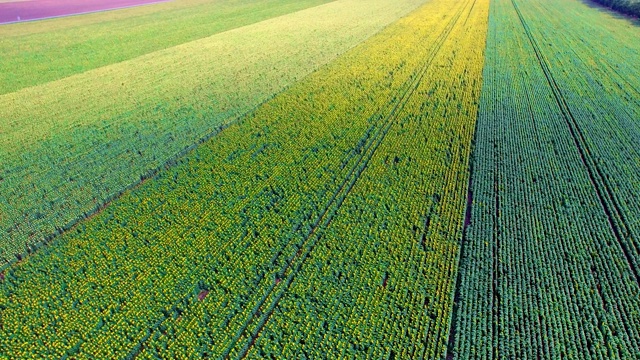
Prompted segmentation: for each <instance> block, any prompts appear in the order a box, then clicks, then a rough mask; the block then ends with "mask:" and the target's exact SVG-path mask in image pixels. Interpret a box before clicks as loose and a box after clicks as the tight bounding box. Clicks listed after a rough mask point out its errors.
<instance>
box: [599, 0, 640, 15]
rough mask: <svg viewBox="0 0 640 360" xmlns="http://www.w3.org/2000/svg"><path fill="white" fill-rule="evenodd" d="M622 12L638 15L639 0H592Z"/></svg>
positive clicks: (639, 9) (639, 13) (639, 11)
mask: <svg viewBox="0 0 640 360" xmlns="http://www.w3.org/2000/svg"><path fill="white" fill-rule="evenodd" d="M593 1H595V2H597V3H600V4H602V5H604V6H607V7H610V8H612V9H613V10H616V11H619V12H621V13H624V14H629V15H633V16H636V17H640V0H593Z"/></svg>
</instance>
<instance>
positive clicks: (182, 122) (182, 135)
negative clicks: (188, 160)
mask: <svg viewBox="0 0 640 360" xmlns="http://www.w3.org/2000/svg"><path fill="white" fill-rule="evenodd" d="M422 2H423V0H403V1H402V2H400V3H398V2H397V1H390V0H376V1H374V2H371V3H367V4H364V3H362V2H360V1H353V0H348V1H344V2H343V1H341V2H334V3H332V4H328V5H326V6H321V7H315V8H312V9H307V10H305V11H300V12H296V13H293V14H288V15H286V16H281V17H278V18H274V19H270V20H267V21H263V22H260V23H257V24H253V25H251V26H245V27H242V28H239V29H234V30H231V31H227V32H224V33H221V34H217V35H214V36H211V37H208V38H204V39H200V40H197V41H192V42H188V43H185V44H182V45H179V46H175V47H171V48H168V49H164V50H161V51H156V52H153V53H150V54H147V55H144V56H141V57H138V58H135V59H133V60H130V61H125V62H120V63H117V64H113V65H109V66H105V67H101V68H98V69H94V70H91V71H87V72H84V73H81V74H77V75H75V76H71V77H67V78H64V79H61V80H58V81H54V82H49V83H46V84H43V85H40V86H35V87H30V88H27V89H23V90H21V91H18V92H14V93H10V94H5V95H0V149H1V150H0V158H1V159H2V168H1V169H0V263H7V262H10V261H13V260H15V259H16V258H19V257H22V256H23V255H24V254H26V253H28V252H32V251H33V250H35V248H37V247H39V246H40V244H41V243H42V240H43V238H45V239H48V238H50V237H51V235H52V234H56V233H60V232H62V230H65V229H68V228H69V227H70V226H71V225H73V224H75V223H77V222H78V221H80V220H82V219H84V218H86V217H87V216H90V215H91V214H93V213H95V212H96V211H97V210H98V209H100V208H102V207H103V205H104V204H105V203H106V202H109V201H111V200H112V199H114V198H117V197H118V196H119V195H120V194H121V192H122V191H123V190H125V189H127V188H129V187H132V186H135V185H137V184H138V183H140V182H141V181H142V180H144V179H146V178H147V177H149V176H151V175H153V174H154V173H155V171H157V170H158V169H161V168H163V167H164V166H165V165H166V164H167V161H169V162H170V161H171V160H173V159H175V157H176V156H180V155H182V153H184V152H185V151H186V150H188V149H190V148H191V147H192V146H193V144H195V143H196V142H198V141H200V140H203V139H204V138H207V137H208V136H210V135H211V134H212V133H215V132H217V131H218V129H219V128H220V126H223V125H225V124H228V123H229V122H231V121H233V120H235V119H237V118H238V117H241V116H243V115H244V114H246V113H248V112H250V111H251V110H252V109H254V108H255V107H256V106H258V105H259V104H260V103H262V102H264V101H266V100H267V99H269V98H271V97H272V96H273V95H274V94H276V93H278V92H280V91H282V90H283V89H284V88H286V87H287V86H290V85H291V84H292V83H294V82H295V81H297V80H298V79H300V78H303V77H304V76H306V75H307V74H309V73H310V72H312V71H314V70H316V69H317V68H318V67H320V66H322V65H323V64H325V63H327V62H329V61H331V60H333V59H335V58H336V57H337V56H338V55H339V54H342V53H344V52H345V51H347V50H348V49H350V48H351V47H353V46H355V45H356V44H358V43H360V42H361V41H363V40H364V39H366V38H368V37H369V36H371V35H372V34H374V33H376V32H378V31H379V30H380V29H381V28H383V27H384V26H386V25H387V24H389V23H390V22H392V21H394V20H396V19H397V18H398V17H400V16H402V15H404V14H405V13H407V12H409V11H410V10H412V9H414V8H415V7H417V6H418V5H419V4H421V3H422ZM267 39H268V40H267Z"/></svg>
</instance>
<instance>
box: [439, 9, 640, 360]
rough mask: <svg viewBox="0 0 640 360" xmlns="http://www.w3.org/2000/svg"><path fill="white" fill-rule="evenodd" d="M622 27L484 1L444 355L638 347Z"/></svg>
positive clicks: (536, 354) (581, 12) (580, 12)
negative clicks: (461, 231)
mask: <svg viewBox="0 0 640 360" xmlns="http://www.w3.org/2000/svg"><path fill="white" fill-rule="evenodd" d="M599 23H600V24H599ZM593 24H598V25H597V26H594V25H593ZM584 28H590V31H591V32H590V34H591V35H590V36H589V37H585V36H584V34H585V31H583V30H584ZM611 30H616V31H617V33H616V35H615V36H613V34H612V33H610V32H609V31H611ZM634 32H635V34H637V29H636V30H634V29H630V28H628V27H626V26H625V23H624V22H622V21H620V20H617V19H613V18H610V17H603V16H602V14H598V13H597V12H595V11H594V10H590V9H588V8H587V7H586V6H585V5H584V4H581V3H579V2H561V3H558V2H553V1H546V0H541V1H532V2H523V1H517V0H514V1H512V0H496V1H492V3H491V11H490V21H489V33H488V36H487V38H488V43H487V55H486V56H487V57H486V66H485V69H484V81H483V90H482V96H481V101H480V112H479V117H478V122H477V134H476V137H475V149H474V156H473V159H474V161H473V175H472V185H471V193H472V195H473V201H472V208H471V219H470V225H469V227H468V228H467V231H466V232H465V233H466V236H465V238H464V239H463V248H462V254H461V266H460V279H459V283H458V289H457V291H456V292H457V294H458V295H459V297H458V299H457V301H456V305H455V308H456V309H455V316H454V322H453V332H452V344H451V349H450V354H451V356H453V357H454V358H464V359H466V358H478V359H514V358H518V359H520V358H580V359H612V358H635V357H638V356H639V355H640V354H639V353H638V349H639V348H640V347H639V346H638V345H639V344H640V332H639V331H638V327H637V324H638V323H639V321H640V318H639V314H638V311H637V309H638V308H639V306H640V300H639V298H638V296H637V294H638V293H639V290H640V284H639V282H638V277H637V259H638V251H637V249H638V246H637V245H638V243H637V241H638V240H637V239H638V237H637V235H636V234H637V231H638V224H635V223H634V222H633V218H634V216H637V214H638V208H637V206H638V203H637V201H636V200H634V199H637V198H638V197H639V196H640V186H638V185H639V184H638V183H637V181H635V180H634V179H637V178H638V176H640V171H639V170H640V164H639V163H638V162H637V161H636V162H633V161H629V160H630V159H634V158H635V159H637V158H638V153H637V148H636V147H635V146H634V145H633V141H634V140H631V139H634V138H635V139H637V138H638V135H640V133H639V131H638V130H640V128H639V127H638V124H637V122H636V121H635V120H634V119H637V118H638V114H639V113H638V111H640V103H639V102H638V100H637V99H638V97H637V89H638V85H640V83H638V79H637V77H635V78H634V77H633V76H631V74H632V72H633V70H632V69H631V68H629V66H628V61H629V58H634V57H635V58H637V53H636V54H634V53H633V50H629V49H633V45H632V40H631V39H632V38H633V37H632V36H633V34H634ZM602 39H606V42H605V43H606V45H605V44H603V43H600V41H602ZM604 46H607V48H609V47H611V51H610V52H607V54H606V55H604V52H603V51H599V50H598V49H602V48H603V47H604Z"/></svg>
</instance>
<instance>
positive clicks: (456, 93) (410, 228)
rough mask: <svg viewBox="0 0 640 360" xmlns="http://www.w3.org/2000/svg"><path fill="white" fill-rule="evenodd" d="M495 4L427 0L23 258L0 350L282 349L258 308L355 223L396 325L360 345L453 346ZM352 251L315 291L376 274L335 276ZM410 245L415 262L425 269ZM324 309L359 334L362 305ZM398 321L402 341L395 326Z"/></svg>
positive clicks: (294, 283) (140, 353)
mask: <svg viewBox="0 0 640 360" xmlns="http://www.w3.org/2000/svg"><path fill="white" fill-rule="evenodd" d="M474 4H475V5H474ZM487 5H488V4H487V3H486V2H479V1H478V2H472V1H464V2H460V1H449V0H438V1H432V2H429V3H427V4H426V5H424V6H423V7H421V8H420V9H419V10H418V11H416V12H414V13H412V14H411V15H410V16H408V17H406V18H404V19H402V20H400V21H399V22H397V23H396V24H394V25H392V26H390V27H388V28H387V29H385V30H384V31H383V32H381V33H380V34H378V35H376V36H375V37H373V38H371V39H370V40H368V41H366V42H365V43H363V44H362V45H361V46H358V47H356V48H355V49H353V50H351V51H349V52H348V53H347V54H346V55H344V56H342V57H340V58H339V59H338V60H336V61H335V62H333V63H331V64H329V65H328V66H326V67H324V68H322V69H321V70H319V71H318V72H315V73H313V74H311V75H310V76H308V77H307V78H305V79H304V80H303V81H301V82H299V83H297V84H295V85H293V86H292V87H291V88H289V89H288V90H286V91H285V92H283V93H282V94H280V95H278V96H276V97H274V98H273V99H272V100H270V101H267V102H266V103H264V104H263V105H262V106H261V107H259V108H258V109H257V110H256V111H255V112H254V113H252V114H251V115H250V116H248V117H246V118H244V119H243V120H241V121H240V122H237V123H234V124H232V125H231V126H229V127H228V128H227V129H226V130H225V131H223V132H222V133H220V134H219V136H218V137H216V138H215V139H210V140H209V141H207V142H205V143H204V144H202V145H201V146H200V147H198V148H197V149H195V150H194V151H193V152H192V153H190V154H189V155H188V156H186V157H184V158H182V159H181V160H180V163H179V164H178V165H177V166H175V167H173V168H171V169H169V170H166V171H163V172H161V173H160V174H159V175H158V177H157V178H154V179H153V180H151V181H149V182H146V183H144V184H142V185H141V186H140V187H138V188H136V189H134V190H132V191H130V192H127V193H126V194H125V195H124V196H123V197H122V198H120V199H119V200H118V201H115V202H114V203H113V204H111V206H109V207H107V208H106V209H105V210H104V211H103V212H101V213H99V214H97V215H96V216H95V217H93V218H91V219H90V220H88V221H85V222H83V223H81V224H80V225H79V226H77V227H76V228H74V229H73V230H72V231H70V232H68V233H66V234H64V235H62V236H61V237H60V239H58V240H57V241H56V242H55V243H53V244H52V245H51V246H47V247H45V248H43V249H41V250H40V251H38V252H37V253H36V254H34V255H32V256H30V257H28V258H27V259H26V260H25V261H24V262H23V263H21V264H19V265H17V266H14V267H12V268H11V269H10V270H9V271H7V273H6V277H5V281H3V282H2V284H1V292H0V306H2V308H3V327H2V328H1V329H0V350H1V352H12V353H14V354H17V355H18V356H32V357H59V356H63V355H65V354H66V355H68V356H71V357H75V358H85V357H97V358H113V357H116V358H119V357H126V356H137V357H139V358H153V357H154V356H160V357H163V358H167V357H168V358H171V357H182V358H184V357H186V358H188V357H201V356H210V357H219V356H223V357H224V356H227V357H242V356H244V355H249V356H261V355H260V354H262V353H269V352H273V351H274V349H273V347H274V346H275V347H277V348H278V345H277V344H278V342H276V339H274V340H273V341H274V342H272V343H269V341H267V338H266V337H265V338H264V339H263V340H261V342H260V343H259V344H256V347H251V346H248V345H249V344H251V343H252V341H253V337H254V335H253V334H254V333H255V331H256V330H257V329H259V326H262V325H268V326H269V327H267V328H265V333H270V332H272V331H273V326H278V324H280V323H281V321H282V320H280V319H277V318H274V322H272V323H270V322H267V321H266V320H268V318H264V317H263V315H264V316H268V315H269V314H270V311H271V310H273V309H276V308H278V301H279V300H278V299H282V306H286V307H289V306H291V305H290V303H291V301H295V300H292V299H295V298H296V296H297V295H296V294H298V293H299V292H300V291H303V290H301V289H304V288H305V286H307V285H305V284H306V282H307V281H317V278H315V277H313V276H311V275H309V274H308V272H309V271H312V272H313V271H314V270H313V269H315V268H316V266H318V265H321V263H322V262H323V260H324V259H323V258H322V257H321V256H325V255H322V254H318V253H317V251H316V250H314V249H321V247H322V248H326V249H335V250H331V251H329V250H328V251H327V252H326V255H331V254H334V253H333V252H332V251H340V249H344V250H345V251H350V252H353V251H354V250H353V249H351V248H349V247H345V246H347V245H349V244H347V243H345V242H344V240H343V239H342V238H341V237H339V236H338V234H341V233H342V232H343V231H345V234H350V235H349V236H353V237H354V239H357V240H358V241H360V244H361V245H362V246H363V247H366V246H371V247H372V249H374V248H375V246H376V243H378V245H377V246H378V247H379V250H378V251H374V252H371V251H370V250H368V249H367V251H366V253H363V254H362V255H363V256H364V257H363V258H362V260H358V262H360V261H362V262H361V263H360V264H362V265H366V264H368V265H367V266H366V268H369V267H371V274H370V275H371V277H370V278H369V279H365V281H366V284H367V286H368V287H369V292H363V299H362V300H363V301H365V302H368V303H370V304H371V305H370V306H371V307H370V308H369V309H370V311H371V314H372V316H374V318H372V319H371V321H372V322H373V323H376V324H377V323H380V322H382V321H383V319H384V318H385V317H386V316H393V317H394V318H395V319H397V321H398V324H399V326H401V327H402V329H401V328H386V327H380V328H378V330H377V331H378V332H379V333H377V334H373V333H368V334H366V336H368V339H369V340H367V341H368V342H369V343H368V345H367V346H368V348H367V349H354V351H355V350H357V351H360V352H362V354H368V353H371V354H375V355H384V354H387V355H390V354H391V352H390V351H393V352H395V353H396V354H401V350H400V349H401V348H402V347H403V346H405V345H406V344H413V346H414V347H413V348H409V350H407V351H411V352H412V353H414V354H443V351H444V346H445V341H446V330H447V329H448V321H449V315H450V313H449V310H450V304H451V302H450V298H451V295H452V289H453V280H454V279H453V277H454V273H455V264H456V262H455V261H454V260H455V259H456V257H457V249H458V239H459V236H460V230H461V228H462V226H461V224H462V219H463V211H462V210H463V205H464V202H465V187H466V184H467V182H468V172H467V170H466V168H467V164H468V160H469V159H468V156H469V151H470V146H469V144H470V140H471V136H472V131H473V128H474V121H475V114H476V109H477V104H478V100H477V99H478V97H479V89H480V83H481V82H480V69H481V67H482V51H483V46H482V45H483V41H482V39H483V38H484V36H485V35H484V34H485V30H486V26H483V24H486V19H487V11H488V9H487ZM369 6H370V5H369ZM451 9H454V10H455V11H453V12H450V10H451ZM399 39H401V40H402V41H399ZM477 39H480V41H476V40H477ZM458 48H463V49H465V50H466V51H464V52H463V53H462V52H459V51H458V50H457V49H458ZM461 54H464V55H461ZM371 59H375V61H371ZM448 74H456V76H448ZM449 116H452V117H454V118H455V119H456V121H455V122H451V121H449V119H450V118H449ZM412 144H415V145H417V146H415V147H412ZM385 187H388V189H387V190H384V192H382V193H380V194H379V191H382V189H383V188H385ZM414 192H415V194H416V196H415V197H414V196H410V195H411V194H413V193H414ZM381 196H382V197H388V198H389V199H386V200H385V199H380V197H381ZM365 199H370V200H365ZM363 200H364V201H365V202H366V203H362V201H363ZM378 205H379V208H378ZM362 206H365V208H362ZM358 209H366V211H365V212H362V211H360V210H358ZM384 209H386V210H384ZM372 217H373V218H372ZM332 219H333V220H332ZM376 219H379V220H376ZM429 219H430V220H429ZM333 221H335V226H336V227H335V228H334V227H333V226H334V225H333V224H334V223H333ZM359 221H363V223H368V222H371V221H375V222H376V225H375V226H379V227H380V229H381V231H382V233H381V234H380V235H379V236H378V235H373V236H372V238H371V239H369V238H364V237H361V236H362V235H364V233H363V231H364V230H363V228H359V227H356V228H353V229H347V224H349V223H351V224H353V223H357V222H359ZM383 227H386V228H387V229H386V230H384V229H382V228H383ZM369 241H370V242H369ZM327 246H328V247H327ZM395 247H397V250H393V249H392V248H395ZM396 251H397V252H396ZM321 252H322V253H324V251H321ZM343 256H345V257H341V258H340V257H339V258H338V259H340V260H339V262H336V263H335V264H334V265H333V266H330V267H329V268H325V271H327V272H329V271H333V270H335V276H337V278H335V279H334V280H333V281H341V282H343V285H342V289H341V293H342V294H344V295H343V296H342V297H341V299H342V300H343V301H344V302H343V303H342V305H340V304H335V305H333V304H331V302H332V301H333V300H334V297H335V296H334V293H335V292H336V287H335V286H336V285H337V283H328V284H327V285H326V286H327V287H326V292H324V293H322V294H324V295H323V299H322V300H323V301H326V302H327V305H332V306H338V308H343V307H346V306H348V305H349V301H348V298H349V297H350V296H351V295H350V294H353V293H355V292H358V291H359V290H358V289H359V287H360V286H362V285H365V284H362V283H361V282H359V281H358V280H357V279H356V276H357V278H362V277H363V276H364V277H366V274H367V270H366V268H360V267H358V268H356V269H354V270H355V271H354V273H353V276H354V277H353V278H343V277H341V275H340V273H343V274H346V269H345V268H344V267H345V266H357V264H356V263H353V264H351V265H349V264H348V263H347V262H346V259H347V258H346V256H347V255H346V254H345V255H343ZM308 257H312V258H313V259H314V261H313V262H311V261H308V260H307V258H308ZM405 263H406V265H407V266H408V267H410V268H413V269H414V270H415V271H416V273H417V274H420V275H419V276H418V277H417V279H415V280H414V281H409V280H408V278H407V276H408V273H406V272H405V269H403V268H402V266H404V265H405ZM385 264H387V265H385ZM323 266H324V265H323ZM385 273H386V274H387V275H386V277H387V278H386V279H383V277H384V274H385ZM301 275H302V276H304V278H301V277H300V276H301ZM327 276H329V274H327ZM306 277H309V279H308V280H307V279H306ZM405 285H410V286H409V287H407V288H406V290H405V289H403V286H405ZM289 289H290V290H289ZM291 296H293V297H291ZM427 298H428V299H430V300H426V299H427ZM274 300H275V303H274ZM401 302H405V303H406V304H407V305H406V306H407V307H411V309H414V310H415V309H419V308H422V307H424V309H421V310H420V312H419V314H418V315H417V316H418V317H416V318H410V317H409V315H407V314H404V312H403V311H402V310H399V311H398V312H395V311H394V310H393V307H394V304H400V303H401ZM400 306H404V305H400ZM328 309H329V308H327V311H328ZM280 312H281V310H275V312H274V313H273V314H274V315H277V314H279V313H280ZM303 320H304V319H300V320H299V321H303ZM329 320H330V321H331V322H332V324H334V325H331V326H340V327H341V328H344V330H345V334H354V335H349V337H348V338H345V340H344V341H349V342H352V341H355V339H356V338H357V337H356V335H355V334H356V333H357V329H356V328H354V327H353V326H354V325H355V323H353V322H349V323H344V322H343V321H342V318H340V319H338V318H335V319H329ZM296 321H298V320H296ZM410 321H417V324H419V325H417V326H420V327H421V328H422V329H424V330H425V331H426V332H425V333H424V336H426V338H423V337H422V336H423V334H419V333H416V332H415V331H414V330H411V332H410V335H407V336H403V335H402V334H404V330H403V329H404V326H405V325H406V324H408V323H409V322H410ZM261 324H262V325H261ZM309 325H313V326H314V327H316V329H317V330H318V332H310V334H317V335H318V336H317V337H311V338H310V339H311V340H313V341H316V342H318V344H319V345H320V346H326V347H331V346H332V345H331V344H333V345H334V346H336V347H341V346H343V345H345V350H346V349H348V346H349V345H348V344H343V343H342V341H341V340H340V339H337V338H334V337H331V336H330V335H329V334H323V332H322V330H321V328H322V324H320V323H319V322H317V321H314V322H311V323H309ZM428 329H431V330H428ZM369 330H371V329H369ZM427 330H428V331H427ZM296 331H297V330H296V329H293V328H292V329H288V328H283V329H282V332H281V333H282V335H283V336H293V335H294V334H295V332H296ZM314 336H315V335H314ZM325 336H326V337H325ZM390 336H394V337H396V338H397V341H396V342H394V343H390V342H387V341H386V340H384V339H385V338H389V337H390ZM323 339H324V340H323ZM311 340H310V341H311ZM45 344H47V346H45ZM310 344H311V342H310ZM322 344H324V345H322ZM389 347H391V348H392V349H390V350H389V351H388V350H387V348H389ZM247 350H252V351H254V352H251V353H246V352H247ZM307 351H309V349H306V348H299V349H282V354H286V356H289V355H294V354H303V353H304V352H307ZM403 354H404V353H403Z"/></svg>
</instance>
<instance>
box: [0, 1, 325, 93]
mask: <svg viewBox="0 0 640 360" xmlns="http://www.w3.org/2000/svg"><path fill="white" fill-rule="evenodd" d="M330 1H332V0H300V1H299V0H257V1H255V0H174V1H169V2H166V3H159V4H153V5H147V6H140V7H133V8H127V9H121V10H115V11H105V12H99V13H93V14H86V15H82V16H70V17H64V18H56V19H50V20H42V21H34V22H27V23H19V24H8V25H0V54H2V55H1V57H0V58H1V59H2V61H0V94H6V93H9V92H13V91H16V90H20V89H22V88H25V87H29V86H34V85H38V84H42V83H45V82H48V81H53V80H57V79H61V78H64V77H67V76H70V75H73V74H77V73H80V72H84V71H87V70H91V69H95V68H98V67H101V66H105V65H110V64H113V63H117V62H120V61H124V60H129V59H133V58H135V57H138V56H140V55H144V54H148V53H151V52H154V51H157V50H161V49H165V48H168V47H171V46H175V45H180V44H182V43H185V42H188V41H193V40H197V39H201V38H204V37H207V36H211V35H213V34H216V33H220V32H223V31H226V30H229V29H234V28H238V27H242V26H245V25H249V24H253V23H257V22H260V21H262V20H266V19H269V18H273V17H276V16H280V15H284V14H288V13H292V12H295V11H299V10H302V9H305V8H309V7H313V6H317V5H320V4H323V3H327V2H330Z"/></svg>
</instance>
